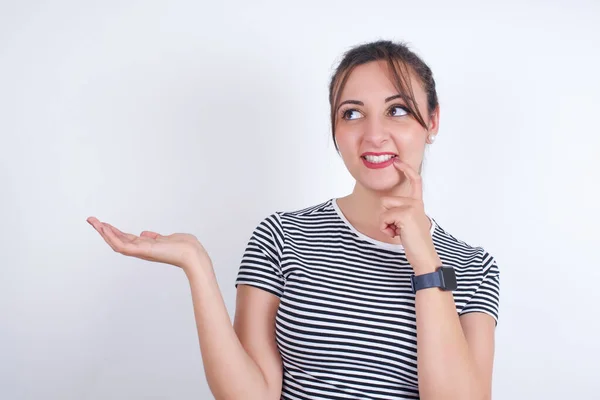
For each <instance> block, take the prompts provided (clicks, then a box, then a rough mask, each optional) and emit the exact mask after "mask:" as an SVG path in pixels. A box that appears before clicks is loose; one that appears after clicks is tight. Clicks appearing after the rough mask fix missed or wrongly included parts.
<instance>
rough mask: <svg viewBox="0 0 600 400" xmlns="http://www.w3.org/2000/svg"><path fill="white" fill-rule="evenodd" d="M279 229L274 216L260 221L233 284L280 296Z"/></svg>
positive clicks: (282, 278) (280, 236)
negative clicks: (248, 286) (252, 287)
mask: <svg viewBox="0 0 600 400" xmlns="http://www.w3.org/2000/svg"><path fill="white" fill-rule="evenodd" d="M282 250H283V229H282V226H281V219H280V216H279V214H278V213H274V214H271V215H270V216H268V217H267V218H265V219H263V220H262V221H261V222H260V223H259V224H258V226H257V227H256V228H255V229H254V232H252V236H251V237H250V240H249V241H248V244H247V246H246V249H245V251H244V254H243V256H242V261H241V263H240V267H239V270H238V274H237V279H236V281H235V287H236V288H237V286H238V285H242V284H243V285H250V286H254V287H257V288H259V289H263V290H266V291H267V292H270V293H272V294H274V295H276V296H277V297H281V296H282V295H283V287H284V284H285V278H284V276H283V273H282V270H281V253H282Z"/></svg>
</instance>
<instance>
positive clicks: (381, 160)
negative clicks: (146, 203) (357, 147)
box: [360, 154, 398, 169]
mask: <svg viewBox="0 0 600 400" xmlns="http://www.w3.org/2000/svg"><path fill="white" fill-rule="evenodd" d="M396 157H398V156H397V155H396V154H382V155H371V154H367V155H363V156H361V157H360V158H361V159H362V160H363V163H364V164H365V166H366V167H367V168H371V169H379V168H385V167H388V166H390V165H392V164H393V163H394V160H395V159H396Z"/></svg>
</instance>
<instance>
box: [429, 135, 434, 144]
mask: <svg viewBox="0 0 600 400" xmlns="http://www.w3.org/2000/svg"><path fill="white" fill-rule="evenodd" d="M428 139H429V141H430V142H431V144H433V142H435V135H429V136H428Z"/></svg>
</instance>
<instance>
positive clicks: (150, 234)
mask: <svg viewBox="0 0 600 400" xmlns="http://www.w3.org/2000/svg"><path fill="white" fill-rule="evenodd" d="M140 237H147V238H150V239H158V238H160V237H162V235H161V234H159V233H156V232H152V231H143V232H142V233H140Z"/></svg>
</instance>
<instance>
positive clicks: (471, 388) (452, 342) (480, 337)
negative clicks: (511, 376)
mask: <svg viewBox="0 0 600 400" xmlns="http://www.w3.org/2000/svg"><path fill="white" fill-rule="evenodd" d="M417 274H418V273H417ZM415 301H416V305H415V307H416V313H417V370H418V376H419V393H420V396H421V399H423V400H440V399H457V400H458V399H460V400H484V399H491V396H492V367H493V360H494V331H495V327H496V322H495V320H494V318H492V317H491V316H489V315H487V314H484V313H480V312H474V313H468V314H465V315H462V316H460V317H459V316H458V313H457V312H456V305H455V303H454V298H453V296H452V292H444V291H442V290H440V289H437V288H431V289H423V290H419V291H418V292H417V294H416V300H415Z"/></svg>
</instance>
